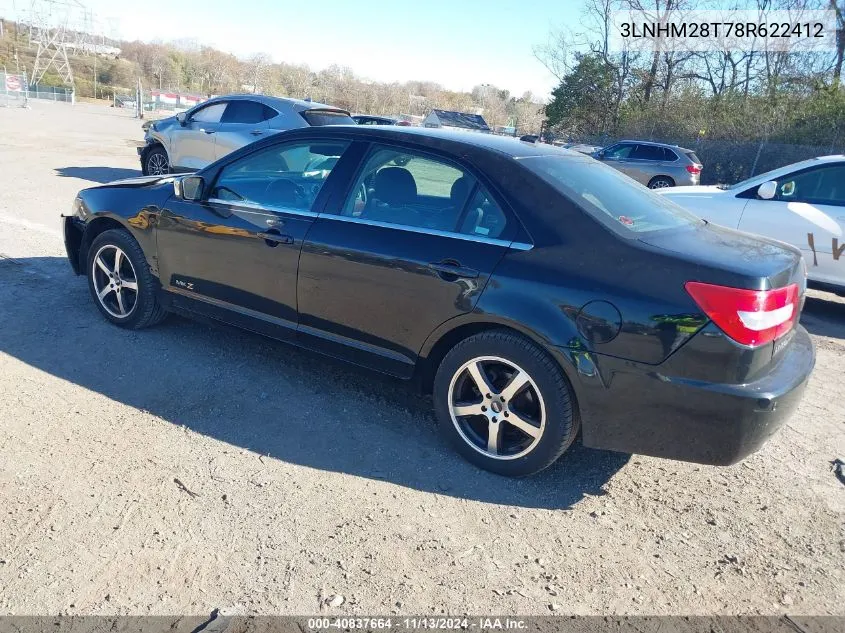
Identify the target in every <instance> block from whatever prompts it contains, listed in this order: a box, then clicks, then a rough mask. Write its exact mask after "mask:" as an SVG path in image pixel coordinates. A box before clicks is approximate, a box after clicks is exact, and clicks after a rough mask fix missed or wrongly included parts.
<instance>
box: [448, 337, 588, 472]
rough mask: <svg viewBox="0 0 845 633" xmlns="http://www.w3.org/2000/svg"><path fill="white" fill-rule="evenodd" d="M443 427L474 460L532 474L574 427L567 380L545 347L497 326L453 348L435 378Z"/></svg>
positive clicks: (562, 446)
mask: <svg viewBox="0 0 845 633" xmlns="http://www.w3.org/2000/svg"><path fill="white" fill-rule="evenodd" d="M434 403H435V411H436V413H437V419H438V423H439V425H440V429H441V431H442V432H443V434H444V435H445V436H446V437H447V438H448V439H449V440H450V441H451V443H452V444H453V445H454V446H455V448H457V450H458V451H459V452H460V453H461V454H462V455H463V456H464V457H465V458H466V459H468V460H469V461H471V462H473V463H474V464H476V465H477V466H480V467H481V468H484V469H485V470H489V471H492V472H495V473H498V474H500V475H507V476H512V477H519V476H525V475H531V474H534V473H536V472H539V471H540V470H543V469H544V468H546V467H548V466H550V465H551V464H552V463H553V462H554V461H555V460H557V458H558V457H560V456H561V455H562V454H563V452H564V451H565V450H566V449H567V448H568V447H569V445H570V444H572V442H573V440H574V439H575V435H576V433H577V431H578V425H577V423H576V420H577V416H576V414H575V411H574V407H573V402H572V396H571V391H570V387H569V383H568V381H567V379H566V377H565V376H564V374H563V371H562V370H561V368H560V367H559V366H558V365H557V363H556V362H555V361H554V359H553V358H551V357H550V356H549V355H548V354H547V353H546V352H545V351H543V350H542V349H541V348H539V347H538V346H536V345H535V344H534V343H532V342H531V341H529V340H527V339H525V338H523V337H522V336H520V335H518V334H516V333H513V332H508V331H503V330H496V331H490V332H482V333H481V334H476V335H474V336H471V337H469V338H467V339H465V340H464V341H462V342H461V343H459V344H458V345H457V346H455V348H454V349H452V351H450V352H449V353H448V354H447V355H446V357H445V358H444V359H443V362H442V363H441V364H440V367H439V368H438V370H437V375H436V377H435V380H434Z"/></svg>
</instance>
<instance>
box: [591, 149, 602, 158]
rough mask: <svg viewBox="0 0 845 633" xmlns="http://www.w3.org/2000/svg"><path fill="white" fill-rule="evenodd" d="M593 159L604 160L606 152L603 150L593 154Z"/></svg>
mask: <svg viewBox="0 0 845 633" xmlns="http://www.w3.org/2000/svg"><path fill="white" fill-rule="evenodd" d="M593 158H595V159H596V160H604V152H603V151H602V150H599V151H597V152H593Z"/></svg>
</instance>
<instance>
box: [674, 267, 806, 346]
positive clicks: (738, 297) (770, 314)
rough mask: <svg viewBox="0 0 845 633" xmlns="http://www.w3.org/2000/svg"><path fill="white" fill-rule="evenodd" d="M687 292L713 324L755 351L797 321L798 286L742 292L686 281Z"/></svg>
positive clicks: (778, 336)
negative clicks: (754, 348) (755, 348)
mask: <svg viewBox="0 0 845 633" xmlns="http://www.w3.org/2000/svg"><path fill="white" fill-rule="evenodd" d="M685 287H686V289H687V292H688V293H689V294H690V296H691V297H692V298H693V299H695V302H696V303H697V304H698V305H699V306H700V307H701V309H702V310H704V312H705V313H707V316H709V317H710V318H711V319H712V320H713V323H715V324H716V325H718V326H719V327H720V328H722V331H723V332H724V333H725V334H727V335H728V336H730V337H731V338H732V339H733V340H735V341H736V342H737V343H741V344H742V345H749V346H752V347H757V346H759V345H764V344H766V343H769V342H771V341H774V340H775V339H777V338H780V337H781V336H783V335H784V334H786V333H787V332H789V330H790V329H792V326H793V325H794V324H795V320H796V319H797V318H798V302H799V292H798V284H791V285H789V286H786V287H785V288H778V289H777V290H745V289H743V288H730V287H728V286H716V285H714V284H705V283H701V282H699V281H688V282H687V283H686V286H685Z"/></svg>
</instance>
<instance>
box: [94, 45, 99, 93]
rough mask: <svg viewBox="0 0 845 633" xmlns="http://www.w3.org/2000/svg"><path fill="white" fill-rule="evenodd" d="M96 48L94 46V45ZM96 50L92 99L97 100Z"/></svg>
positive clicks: (95, 52)
mask: <svg viewBox="0 0 845 633" xmlns="http://www.w3.org/2000/svg"><path fill="white" fill-rule="evenodd" d="M95 46H96V44H95ZM97 57H98V55H97V50H96V48H95V49H94V98H95V99H96V98H97Z"/></svg>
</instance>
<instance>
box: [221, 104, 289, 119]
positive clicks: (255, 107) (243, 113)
mask: <svg viewBox="0 0 845 633" xmlns="http://www.w3.org/2000/svg"><path fill="white" fill-rule="evenodd" d="M274 116H276V111H275V110H273V109H272V108H268V107H267V106H265V105H264V104H263V103H258V102H257V101H232V102H231V103H230V104H229V105H228V107H227V108H226V112H224V113H223V118H222V122H223V123H247V124H254V123H261V122H263V121H267V120H268V119H272V118H273V117H274Z"/></svg>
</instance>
